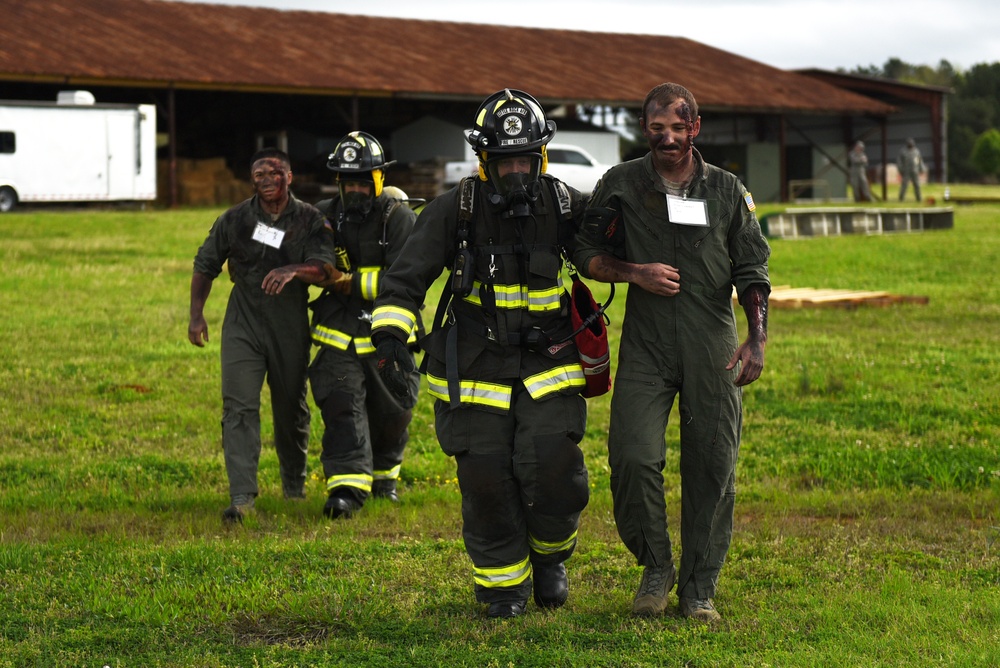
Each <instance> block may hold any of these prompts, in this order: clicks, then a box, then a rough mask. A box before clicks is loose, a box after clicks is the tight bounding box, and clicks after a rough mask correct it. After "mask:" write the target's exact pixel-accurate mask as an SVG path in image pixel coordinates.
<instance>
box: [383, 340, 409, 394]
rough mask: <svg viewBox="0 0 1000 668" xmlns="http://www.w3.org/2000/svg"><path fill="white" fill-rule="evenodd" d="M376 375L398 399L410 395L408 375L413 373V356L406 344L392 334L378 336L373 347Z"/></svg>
mask: <svg viewBox="0 0 1000 668" xmlns="http://www.w3.org/2000/svg"><path fill="white" fill-rule="evenodd" d="M375 357H376V358H377V359H378V375H379V377H380V378H381V379H382V382H383V383H385V386H386V387H387V388H389V391H390V392H392V393H393V394H394V395H396V396H397V397H399V398H400V399H405V398H406V397H408V396H410V386H409V382H408V377H409V375H410V374H411V373H413V370H414V368H415V367H414V366H413V356H412V355H410V351H409V350H407V348H406V345H405V344H404V343H403V342H402V341H400V340H399V339H397V338H396V337H394V336H392V335H386V336H382V337H380V340H379V342H378V344H377V345H376V347H375Z"/></svg>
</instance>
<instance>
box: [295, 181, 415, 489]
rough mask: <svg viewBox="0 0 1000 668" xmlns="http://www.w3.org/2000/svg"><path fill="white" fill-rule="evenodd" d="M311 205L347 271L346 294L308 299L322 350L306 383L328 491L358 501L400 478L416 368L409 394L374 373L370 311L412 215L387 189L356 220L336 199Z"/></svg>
mask: <svg viewBox="0 0 1000 668" xmlns="http://www.w3.org/2000/svg"><path fill="white" fill-rule="evenodd" d="M316 207H317V208H318V209H319V210H320V211H322V212H323V213H324V215H326V216H327V218H328V219H329V220H331V221H332V222H333V224H334V226H335V236H336V244H337V253H338V256H341V255H343V254H346V262H345V261H344V260H343V258H341V259H340V260H339V264H338V265H337V268H338V269H340V270H342V271H345V272H350V273H351V274H352V277H351V288H350V294H340V293H338V292H332V291H327V292H324V293H323V295H322V296H321V297H320V298H319V299H317V300H316V301H315V302H313V304H311V308H312V309H313V332H312V337H313V342H314V343H316V344H317V345H318V346H320V349H319V352H318V353H317V354H316V358H315V359H314V360H313V363H312V365H310V367H309V382H310V385H311V387H312V393H313V399H315V401H316V405H317V406H318V407H319V409H320V411H321V412H322V414H323V422H324V426H325V429H324V432H323V453H322V455H321V456H320V461H321V462H322V463H323V475H324V477H325V478H326V488H327V492H336V493H337V494H344V495H350V496H351V497H353V498H354V500H355V501H357V502H358V503H364V502H365V500H366V499H367V498H368V496H369V494H370V493H371V489H372V483H373V482H374V481H380V480H386V481H393V482H395V481H396V479H397V478H399V470H400V466H401V464H402V462H403V451H404V450H405V448H406V443H407V441H408V440H409V430H408V427H409V424H410V419H411V417H412V409H413V406H414V405H415V404H416V401H417V393H418V392H419V390H420V374H419V373H418V372H417V371H416V370H414V371H413V373H411V374H410V378H409V384H410V396H409V397H407V398H406V399H399V398H397V397H396V396H395V395H394V394H393V393H392V392H390V391H389V389H388V388H386V387H385V384H384V383H383V382H382V379H381V378H380V377H379V375H378V370H377V369H376V360H375V348H374V347H373V346H372V343H371V313H372V310H373V309H374V306H375V305H374V302H375V298H376V297H377V296H378V293H379V288H380V287H381V284H382V277H383V275H384V273H385V269H386V268H387V267H389V266H390V265H391V264H392V263H393V262H394V261H395V259H396V257H397V256H398V255H399V251H400V249H402V247H403V243H404V242H405V241H406V238H407V237H408V236H409V234H410V231H411V230H412V229H413V223H414V221H415V220H416V214H414V213H413V210H412V209H411V208H410V207H409V206H407V205H406V204H404V203H402V202H399V201H398V200H394V199H391V198H390V197H389V196H388V195H386V194H382V195H379V196H378V197H377V198H376V199H375V201H374V202H373V205H372V208H371V211H369V212H368V215H366V216H365V218H364V220H363V221H362V222H361V223H357V224H355V223H351V222H348V221H346V220H343V219H342V213H343V205H342V204H341V202H340V198H339V197H338V198H335V199H333V200H324V201H322V202H319V203H317V205H316ZM386 216H388V217H386ZM341 251H343V252H341ZM412 341H413V342H414V343H415V342H416V333H414V336H413V337H412Z"/></svg>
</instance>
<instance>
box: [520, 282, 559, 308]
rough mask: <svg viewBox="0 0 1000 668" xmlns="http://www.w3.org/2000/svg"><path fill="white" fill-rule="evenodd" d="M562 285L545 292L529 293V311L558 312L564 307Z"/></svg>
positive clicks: (532, 291)
mask: <svg viewBox="0 0 1000 668" xmlns="http://www.w3.org/2000/svg"><path fill="white" fill-rule="evenodd" d="M562 293H563V288H562V285H557V286H556V287H554V288H546V289H545V290H529V291H528V310H529V311H558V310H559V308H560V306H561V305H562V301H561V299H562Z"/></svg>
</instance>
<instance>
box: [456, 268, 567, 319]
mask: <svg viewBox="0 0 1000 668" xmlns="http://www.w3.org/2000/svg"><path fill="white" fill-rule="evenodd" d="M482 287H483V284H482V283H481V282H479V281H476V282H474V283H473V284H472V292H470V293H469V296H468V297H464V298H463V299H464V300H465V301H467V302H469V303H470V304H475V305H476V306H482V305H483V301H482V297H481V295H480V292H481V291H482ZM493 292H494V295H493V299H494V301H495V302H496V306H497V308H502V309H528V310H529V311H543V312H544V311H558V310H559V309H560V308H561V307H562V294H563V282H562V277H561V276H560V277H559V281H558V283H557V284H556V285H555V286H553V287H551V288H543V289H541V290H528V288H527V287H526V286H524V285H494V286H493Z"/></svg>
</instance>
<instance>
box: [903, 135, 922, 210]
mask: <svg viewBox="0 0 1000 668" xmlns="http://www.w3.org/2000/svg"><path fill="white" fill-rule="evenodd" d="M896 166H897V167H899V178H900V179H901V182H900V185H899V201H900V202H902V201H903V199H904V198H905V197H906V186H907V184H909V183H913V193H914V195H916V197H917V201H918V202H919V201H920V175H921V174H923V173H924V172H925V171H927V167H926V165H924V159H923V157H922V156H921V155H920V149H919V148H917V142H915V141H914V140H913V139H907V140H906V146H904V147H903V148H901V149H900V150H899V160H898V161H897V162H896Z"/></svg>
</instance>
